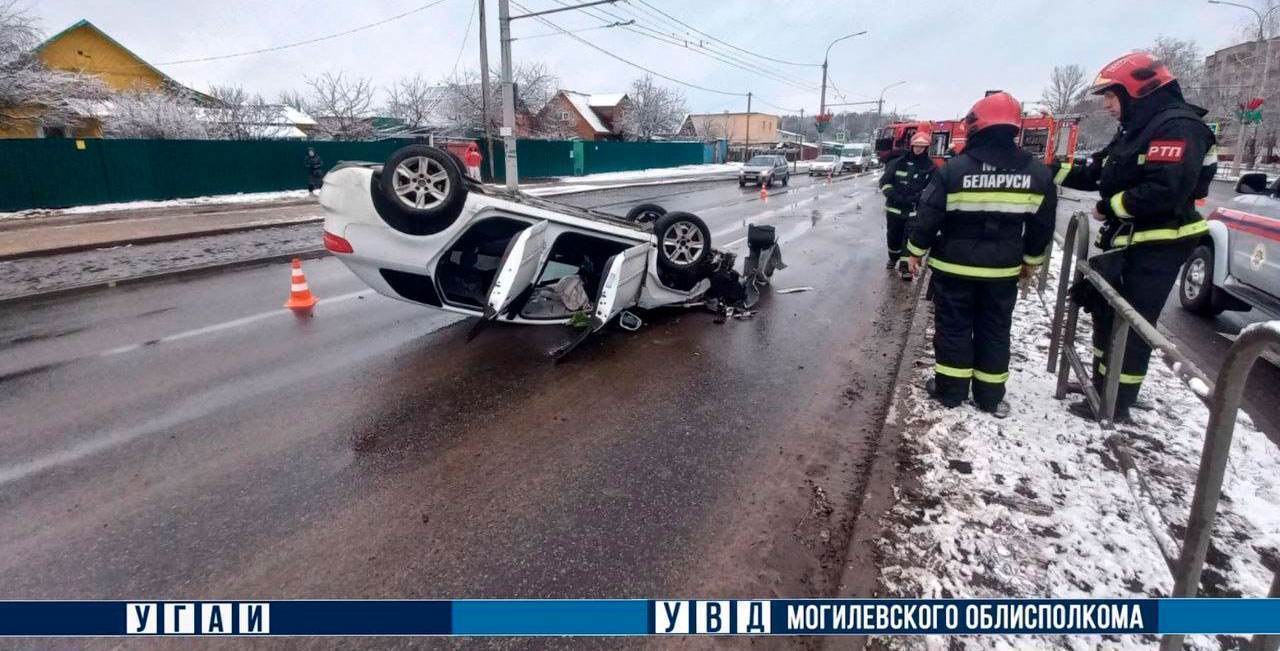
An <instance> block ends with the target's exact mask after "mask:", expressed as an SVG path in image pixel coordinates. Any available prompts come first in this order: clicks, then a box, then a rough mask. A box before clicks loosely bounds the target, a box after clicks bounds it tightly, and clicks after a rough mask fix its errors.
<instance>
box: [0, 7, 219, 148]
mask: <svg viewBox="0 0 1280 651" xmlns="http://www.w3.org/2000/svg"><path fill="white" fill-rule="evenodd" d="M35 53H36V56H37V57H38V58H39V59H40V61H41V62H43V63H44V65H45V66H47V67H49V68H51V69H54V70H66V71H70V72H81V73H86V74H91V75H93V76H95V77H98V78H99V79H101V80H102V81H103V83H104V84H106V85H107V87H108V88H110V89H111V90H113V91H128V90H152V91H163V92H168V93H175V94H181V95H185V96H188V97H193V98H196V99H198V100H205V101H206V102H207V101H208V100H209V98H208V97H207V96H205V95H203V94H201V93H198V92H196V91H194V90H191V89H189V88H187V87H185V86H183V85H182V84H179V83H178V82H176V81H174V80H173V79H172V78H170V77H169V76H168V75H166V74H164V73H163V72H160V70H158V69H157V68H156V67H155V66H153V65H151V64H150V63H147V62H146V61H145V60H143V59H142V57H139V56H138V55H136V54H134V53H133V52H131V51H130V50H129V48H127V47H125V46H123V45H121V44H120V43H118V42H117V41H116V40H115V39H113V38H111V37H110V36H107V34H106V33H105V32H103V31H102V30H100V29H98V28H97V27H96V26H94V24H93V23H91V22H89V21H87V20H81V21H79V22H77V23H76V24H74V25H72V26H70V27H68V28H66V29H64V30H62V31H61V32H58V33H57V34H54V35H53V36H52V37H50V38H49V39H48V40H46V41H45V42H43V43H41V44H40V45H38V46H36V50H35ZM20 113H25V114H26V115H27V117H29V119H27V120H25V121H21V122H19V123H17V124H15V125H14V126H12V127H10V128H9V129H7V130H6V129H5V128H4V127H2V126H0V138H44V137H88V138H95V137H101V136H102V125H101V123H100V122H99V121H98V119H97V118H96V117H92V116H86V117H85V118H84V119H83V120H82V121H81V122H80V123H79V124H75V125H42V124H41V121H40V113H41V112H40V109H39V107H34V106H33V107H30V108H29V109H27V110H25V111H20Z"/></svg>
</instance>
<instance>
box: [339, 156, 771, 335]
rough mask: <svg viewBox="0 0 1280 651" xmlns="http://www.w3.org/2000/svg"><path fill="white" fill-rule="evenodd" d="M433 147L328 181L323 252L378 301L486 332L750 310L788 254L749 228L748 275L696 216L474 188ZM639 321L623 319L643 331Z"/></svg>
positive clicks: (765, 230)
mask: <svg viewBox="0 0 1280 651" xmlns="http://www.w3.org/2000/svg"><path fill="white" fill-rule="evenodd" d="M462 169H463V167H462V164H461V163H460V161H458V160H457V159H456V158H455V157H454V156H453V155H452V154H450V153H447V152H445V151H442V150H440V149H436V148H434V147H429V146H426V145H409V146H406V147H403V148H401V149H399V150H397V151H396V152H395V153H393V154H392V155H391V156H390V158H388V159H387V161H386V163H385V164H382V165H379V164H373V163H343V164H340V165H338V166H337V167H335V168H334V169H333V170H332V171H330V172H329V173H328V175H326V176H325V179H324V186H323V188H322V189H321V192H320V203H321V204H322V205H323V206H324V208H325V210H326V211H327V212H328V216H327V217H326V219H325V223H324V230H325V233H324V240H325V247H326V248H327V249H328V250H329V251H331V252H333V253H334V254H336V255H337V257H338V258H339V259H341V260H342V261H343V262H344V263H345V264H346V265H347V267H349V268H350V269H351V270H352V271H353V272H355V273H356V275H358V276H359V277H360V278H361V279H362V280H364V282H365V283H367V284H368V285H369V286H370V287H372V288H373V289H375V290H377V291H378V292H379V293H381V294H384V295H386V296H390V297H392V298H397V299H401V300H405V301H410V302H413V303H418V304H421V305H429V306H432V307H436V308H439V309H442V310H448V311H451V312H458V313H461V314H467V315H470V316H477V317H481V318H482V319H483V321H482V322H481V323H485V322H491V321H508V322H513V323H522V324H538V325H546V324H565V323H573V322H578V323H579V324H582V325H586V327H585V328H584V330H585V331H586V332H587V333H588V334H589V333H590V332H594V331H596V330H599V329H600V328H602V327H604V325H605V324H607V323H609V322H610V321H611V320H613V319H614V318H615V317H618V316H619V315H621V314H623V313H624V312H625V311H626V310H628V308H631V307H633V306H635V307H640V308H654V307H659V306H667V305H694V304H699V305H700V304H704V302H705V301H706V300H708V299H712V298H715V299H718V300H720V301H725V302H737V303H741V302H744V301H747V302H750V301H754V297H755V291H756V288H757V287H758V286H760V285H763V284H766V283H767V279H768V278H769V276H770V275H771V274H772V273H773V271H774V270H775V269H777V268H781V266H782V260H781V254H780V252H779V251H778V247H777V244H776V241H775V237H774V233H773V229H772V228H770V227H752V228H751V230H750V232H749V233H748V245H749V247H750V253H749V255H748V256H747V259H746V261H745V264H744V267H745V268H744V270H743V271H742V272H741V273H739V272H738V271H736V270H734V269H733V262H734V258H735V256H734V255H732V254H728V253H723V252H720V251H716V250H714V249H712V247H711V231H710V230H709V229H708V228H707V225H706V224H705V223H703V221H702V220H701V219H699V218H698V217H697V216H696V215H692V214H689V213H681V212H672V213H667V212H666V211H665V210H663V209H662V208H661V207H660V206H657V205H654V204H644V205H640V206H636V207H635V208H633V209H632V210H631V211H630V212H629V213H628V214H627V215H626V216H625V217H622V216H615V215H609V214H606V213H602V212H598V211H595V210H588V209H584V208H577V207H573V206H567V205H564V204H560V203H556V202H553V201H548V200H544V199H538V198H536V197H532V196H529V195H526V194H524V193H521V192H510V191H506V190H500V189H496V188H493V187H489V186H484V185H482V184H480V183H477V182H475V181H472V180H471V179H469V178H467V177H465V176H464V175H463V173H462ZM638 324H639V320H638V318H636V317H635V315H633V314H627V315H625V316H624V323H623V325H624V326H626V327H630V328H634V327H636V326H638Z"/></svg>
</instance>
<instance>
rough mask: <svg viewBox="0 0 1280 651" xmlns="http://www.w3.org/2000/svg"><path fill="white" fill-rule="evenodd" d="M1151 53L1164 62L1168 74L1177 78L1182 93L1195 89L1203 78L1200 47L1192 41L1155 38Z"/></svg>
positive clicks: (1168, 37)
mask: <svg viewBox="0 0 1280 651" xmlns="http://www.w3.org/2000/svg"><path fill="white" fill-rule="evenodd" d="M1151 53H1152V54H1154V55H1155V56H1156V57H1157V58H1159V59H1160V60H1161V61H1163V62H1164V65H1165V66H1166V67H1168V68H1169V72H1171V73H1173V76H1175V77H1177V78H1178V85H1179V86H1181V87H1182V88H1183V90H1184V91H1186V90H1187V89H1192V93H1191V94H1192V95H1194V94H1195V93H1194V89H1197V88H1199V87H1200V85H1201V81H1202V79H1203V77H1204V57H1202V56H1200V45H1199V44H1197V43H1196V42H1195V40H1194V39H1187V40H1182V39H1180V38H1174V37H1172V36H1157V37H1156V42H1155V43H1152V44H1151Z"/></svg>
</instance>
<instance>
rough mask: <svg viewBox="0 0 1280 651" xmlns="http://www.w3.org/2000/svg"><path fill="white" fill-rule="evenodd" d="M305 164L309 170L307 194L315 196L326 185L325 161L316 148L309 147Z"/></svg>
mask: <svg viewBox="0 0 1280 651" xmlns="http://www.w3.org/2000/svg"><path fill="white" fill-rule="evenodd" d="M303 164H304V165H305V166H306V168H307V194H314V193H315V191H316V190H317V189H319V188H320V186H321V185H324V161H323V160H321V159H320V156H319V154H317V153H316V150H315V148H314V147H307V158H306V161H305V162H304V163H303Z"/></svg>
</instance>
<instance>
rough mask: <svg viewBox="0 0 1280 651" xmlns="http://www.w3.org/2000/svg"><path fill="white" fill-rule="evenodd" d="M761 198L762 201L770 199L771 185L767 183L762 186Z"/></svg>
mask: <svg viewBox="0 0 1280 651" xmlns="http://www.w3.org/2000/svg"><path fill="white" fill-rule="evenodd" d="M760 200H761V201H768V200H769V186H767V185H762V186H760Z"/></svg>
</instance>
